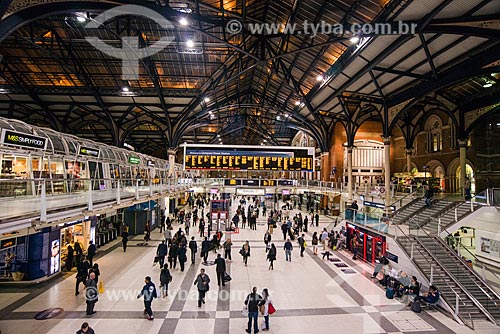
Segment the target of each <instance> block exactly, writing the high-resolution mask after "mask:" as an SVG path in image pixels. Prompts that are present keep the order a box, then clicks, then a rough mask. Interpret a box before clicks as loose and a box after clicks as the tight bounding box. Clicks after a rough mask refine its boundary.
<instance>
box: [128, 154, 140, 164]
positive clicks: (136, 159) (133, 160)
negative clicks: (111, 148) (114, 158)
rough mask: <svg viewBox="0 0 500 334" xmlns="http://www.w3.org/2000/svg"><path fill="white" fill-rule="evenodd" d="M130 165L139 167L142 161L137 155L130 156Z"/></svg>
mask: <svg viewBox="0 0 500 334" xmlns="http://www.w3.org/2000/svg"><path fill="white" fill-rule="evenodd" d="M128 163H130V164H132V165H138V164H140V163H141V159H140V158H139V157H137V156H135V155H129V157H128Z"/></svg>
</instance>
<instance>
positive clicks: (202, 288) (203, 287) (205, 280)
mask: <svg viewBox="0 0 500 334" xmlns="http://www.w3.org/2000/svg"><path fill="white" fill-rule="evenodd" d="M194 285H196V288H197V289H198V307H201V304H202V303H203V304H205V294H206V293H207V291H208V290H210V277H208V275H207V274H205V269H201V270H200V273H199V274H198V276H197V277H196V280H195V281H194Z"/></svg>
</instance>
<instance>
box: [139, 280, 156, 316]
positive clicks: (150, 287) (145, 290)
mask: <svg viewBox="0 0 500 334" xmlns="http://www.w3.org/2000/svg"><path fill="white" fill-rule="evenodd" d="M144 283H146V284H145V285H144V286H143V287H142V290H141V293H140V294H139V295H138V296H137V299H139V298H141V297H142V296H144V315H146V316H147V319H148V320H153V319H154V317H153V310H152V309H151V303H152V302H153V299H154V298H158V295H157V293H156V287H155V285H154V283H153V282H151V277H149V276H146V277H145V278H144Z"/></svg>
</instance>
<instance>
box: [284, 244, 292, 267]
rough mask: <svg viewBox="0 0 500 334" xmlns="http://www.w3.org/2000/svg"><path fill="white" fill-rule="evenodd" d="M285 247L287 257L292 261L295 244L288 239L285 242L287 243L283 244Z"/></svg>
mask: <svg viewBox="0 0 500 334" xmlns="http://www.w3.org/2000/svg"><path fill="white" fill-rule="evenodd" d="M283 249H284V250H285V259H286V260H287V261H289V262H291V261H292V250H293V245H292V243H291V242H290V239H287V240H286V242H285V245H284V246H283Z"/></svg>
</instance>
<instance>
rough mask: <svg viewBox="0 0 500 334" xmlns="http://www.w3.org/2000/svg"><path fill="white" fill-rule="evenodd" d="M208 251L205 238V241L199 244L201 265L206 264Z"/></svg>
mask: <svg viewBox="0 0 500 334" xmlns="http://www.w3.org/2000/svg"><path fill="white" fill-rule="evenodd" d="M209 251H210V241H208V238H207V237H205V240H203V241H202V243H201V255H202V256H203V263H207V259H208V252H209Z"/></svg>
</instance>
